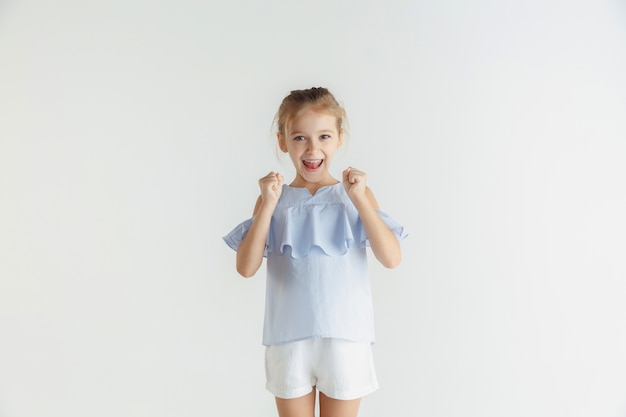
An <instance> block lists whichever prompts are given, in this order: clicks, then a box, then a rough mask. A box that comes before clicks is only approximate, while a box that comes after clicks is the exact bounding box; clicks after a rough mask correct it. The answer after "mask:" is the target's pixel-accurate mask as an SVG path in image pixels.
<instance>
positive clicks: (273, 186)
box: [237, 172, 283, 278]
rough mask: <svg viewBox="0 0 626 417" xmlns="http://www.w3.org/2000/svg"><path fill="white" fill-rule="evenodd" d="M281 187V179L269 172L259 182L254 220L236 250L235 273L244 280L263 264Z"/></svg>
mask: <svg viewBox="0 0 626 417" xmlns="http://www.w3.org/2000/svg"><path fill="white" fill-rule="evenodd" d="M282 185H283V177H282V176H281V175H280V174H277V173H274V172H270V173H269V174H268V175H267V176H265V177H263V178H261V179H260V180H259V186H260V187H261V195H260V196H259V198H258V199H257V202H256V205H255V207H254V216H255V218H254V221H253V222H252V225H251V226H250V229H248V233H247V234H246V236H245V237H244V238H243V240H242V241H241V244H240V245H239V248H237V272H239V274H241V275H242V276H243V277H245V278H250V277H251V276H253V275H254V274H256V272H257V271H258V270H259V268H260V267H261V263H262V262H263V254H264V252H265V242H266V241H267V234H268V232H269V230H270V221H271V220H272V214H273V213H274V209H275V208H276V204H277V203H278V199H279V197H280V193H281V191H282Z"/></svg>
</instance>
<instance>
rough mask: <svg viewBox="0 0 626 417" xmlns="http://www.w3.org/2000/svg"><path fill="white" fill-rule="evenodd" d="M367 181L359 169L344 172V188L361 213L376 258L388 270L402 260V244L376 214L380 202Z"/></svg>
mask: <svg viewBox="0 0 626 417" xmlns="http://www.w3.org/2000/svg"><path fill="white" fill-rule="evenodd" d="M366 180H367V175H366V174H365V173H364V172H362V171H359V170H357V169H354V168H348V169H346V170H345V171H344V172H343V184H344V187H345V189H346V192H347V193H348V196H349V197H350V200H351V201H352V203H353V204H354V206H355V207H356V209H357V210H358V212H359V217H360V218H361V222H362V223H363V227H364V228H365V233H367V238H368V239H369V241H370V246H371V248H372V252H373V253H374V256H375V257H376V259H378V261H379V262H380V263H381V264H382V265H383V266H385V267H386V268H395V267H396V266H398V264H399V263H400V261H401V259H402V251H401V250H400V242H398V239H397V238H396V235H395V234H394V233H393V232H392V231H391V230H389V228H388V227H387V225H386V224H385V222H383V220H382V219H381V218H380V216H379V215H378V213H377V212H376V210H378V208H379V207H378V202H377V201H376V198H375V197H374V193H373V192H372V190H370V188H369V187H367V185H366V184H365V183H366Z"/></svg>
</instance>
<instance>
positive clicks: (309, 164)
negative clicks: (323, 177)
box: [302, 159, 322, 169]
mask: <svg viewBox="0 0 626 417" xmlns="http://www.w3.org/2000/svg"><path fill="white" fill-rule="evenodd" d="M302 162H304V166H305V167H307V168H310V169H317V168H319V166H320V165H322V160H321V159H320V160H317V161H302Z"/></svg>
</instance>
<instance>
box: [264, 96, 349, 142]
mask: <svg viewBox="0 0 626 417" xmlns="http://www.w3.org/2000/svg"><path fill="white" fill-rule="evenodd" d="M306 110H313V111H315V112H320V113H327V114H329V115H331V116H334V117H335V119H336V120H337V132H339V133H341V132H342V131H345V130H346V129H345V125H347V117H346V111H345V110H344V108H343V107H342V106H341V105H340V104H339V103H338V102H337V100H336V99H335V97H334V96H333V95H332V93H331V92H330V91H328V89H326V88H323V87H313V88H309V89H306V90H293V91H292V92H291V93H289V95H287V97H285V98H284V99H283V101H282V103H281V104H280V107H279V108H278V113H276V116H275V117H274V123H273V125H274V127H275V130H276V132H277V133H280V134H281V135H283V136H284V135H285V129H287V128H288V127H289V124H290V123H291V122H292V121H293V120H294V119H295V118H296V117H298V116H299V115H300V114H302V113H303V112H304V111H306Z"/></svg>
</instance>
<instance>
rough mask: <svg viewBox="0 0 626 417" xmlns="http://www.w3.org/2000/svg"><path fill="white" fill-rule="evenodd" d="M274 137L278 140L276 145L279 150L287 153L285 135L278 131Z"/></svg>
mask: <svg viewBox="0 0 626 417" xmlns="http://www.w3.org/2000/svg"><path fill="white" fill-rule="evenodd" d="M276 139H277V140H278V147H279V148H280V150H281V151H283V152H285V153H287V143H286V142H285V137H284V136H283V135H281V134H280V133H276Z"/></svg>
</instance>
